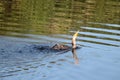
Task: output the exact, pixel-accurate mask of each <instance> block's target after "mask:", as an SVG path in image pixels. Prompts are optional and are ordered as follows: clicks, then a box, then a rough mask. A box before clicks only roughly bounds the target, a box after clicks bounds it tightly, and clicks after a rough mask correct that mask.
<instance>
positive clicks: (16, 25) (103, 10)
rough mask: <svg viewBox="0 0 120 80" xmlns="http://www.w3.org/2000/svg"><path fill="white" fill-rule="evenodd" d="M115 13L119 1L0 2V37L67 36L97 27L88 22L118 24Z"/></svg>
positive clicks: (117, 13) (30, 0)
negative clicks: (56, 34) (81, 28)
mask: <svg viewBox="0 0 120 80" xmlns="http://www.w3.org/2000/svg"><path fill="white" fill-rule="evenodd" d="M119 14H120V2H119V0H114V1H113V0H107V1H106V0H1V1H0V34H1V35H12V34H10V33H14V32H15V33H23V34H54V33H67V32H68V31H69V30H78V29H79V28H80V26H92V27H98V26H99V25H94V24H89V23H88V22H95V23H96V22H100V23H111V24H113V23H114V24H120V20H119ZM99 27H101V26H99ZM102 28H106V26H102ZM110 29H114V27H113V28H112V27H111V28H110ZM115 29H116V30H119V28H115ZM83 31H84V30H83ZM88 31H89V30H88ZM95 32H97V31H95Z"/></svg>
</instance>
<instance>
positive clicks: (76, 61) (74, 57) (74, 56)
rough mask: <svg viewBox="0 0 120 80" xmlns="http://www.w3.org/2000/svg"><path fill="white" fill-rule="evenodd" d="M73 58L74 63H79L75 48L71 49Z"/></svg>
mask: <svg viewBox="0 0 120 80" xmlns="http://www.w3.org/2000/svg"><path fill="white" fill-rule="evenodd" d="M72 54H73V59H74V60H75V62H74V63H75V64H79V58H78V57H77V53H76V49H75V48H73V49H72Z"/></svg>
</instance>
